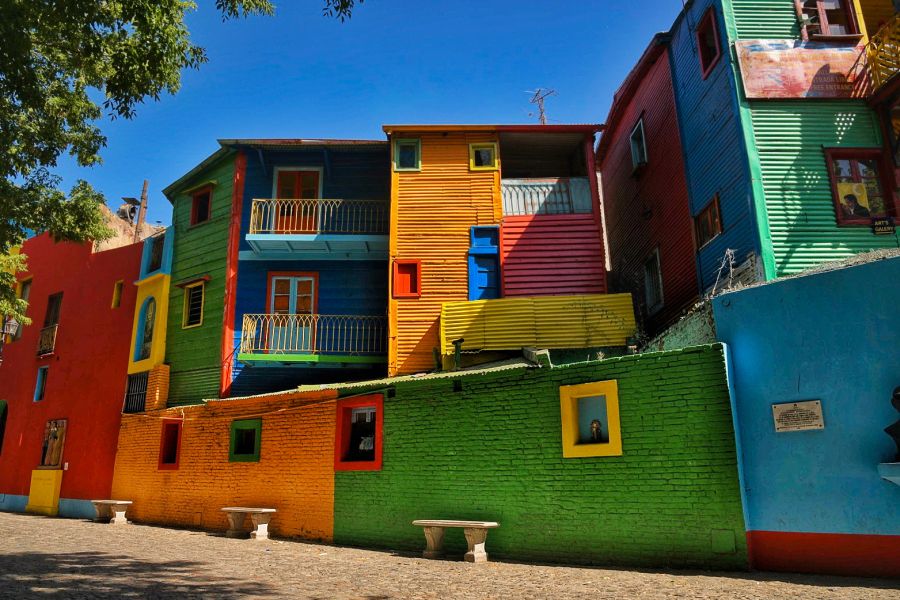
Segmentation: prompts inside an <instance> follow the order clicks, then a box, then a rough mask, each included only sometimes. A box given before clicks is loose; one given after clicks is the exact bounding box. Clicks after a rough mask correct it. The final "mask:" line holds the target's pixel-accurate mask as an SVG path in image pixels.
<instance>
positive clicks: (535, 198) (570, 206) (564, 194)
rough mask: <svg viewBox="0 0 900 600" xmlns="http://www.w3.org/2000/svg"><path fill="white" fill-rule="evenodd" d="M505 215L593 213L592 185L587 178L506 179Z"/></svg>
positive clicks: (503, 191)
mask: <svg viewBox="0 0 900 600" xmlns="http://www.w3.org/2000/svg"><path fill="white" fill-rule="evenodd" d="M501 184H502V185H501V190H502V195H503V214H504V215H507V216H519V215H569V214H577V213H590V212H591V211H592V210H593V202H591V185H590V183H589V182H588V179H587V177H553V178H543V179H504V180H503V181H502V182H501Z"/></svg>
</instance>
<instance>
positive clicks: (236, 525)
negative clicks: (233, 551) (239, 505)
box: [225, 513, 247, 538]
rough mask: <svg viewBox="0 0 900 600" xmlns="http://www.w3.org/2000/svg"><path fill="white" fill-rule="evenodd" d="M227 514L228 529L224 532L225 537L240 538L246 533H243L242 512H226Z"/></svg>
mask: <svg viewBox="0 0 900 600" xmlns="http://www.w3.org/2000/svg"><path fill="white" fill-rule="evenodd" d="M226 515H227V516H228V531H226V532H225V537H228V538H242V537H244V536H245V535H247V534H246V533H244V514H243V513H226Z"/></svg>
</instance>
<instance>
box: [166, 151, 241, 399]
mask: <svg viewBox="0 0 900 600" xmlns="http://www.w3.org/2000/svg"><path fill="white" fill-rule="evenodd" d="M233 178H234V156H233V155H232V156H226V157H225V158H223V159H221V160H219V161H218V162H215V163H213V164H212V165H210V166H209V167H208V168H207V169H204V170H203V171H202V172H200V173H198V174H197V175H196V177H194V178H193V179H192V180H191V181H190V182H186V184H185V189H191V188H192V187H195V186H196V185H198V184H202V183H205V182H209V181H212V182H215V184H216V185H215V187H214V188H213V198H212V218H211V219H210V220H209V221H208V222H206V223H202V224H200V225H196V226H194V227H191V224H190V223H191V196H190V195H189V194H178V195H177V196H176V198H175V207H174V211H173V215H172V225H173V226H174V227H175V245H174V254H173V259H172V283H173V285H172V291H171V295H170V296H169V324H168V329H167V332H166V363H168V364H169V365H170V368H171V372H170V380H169V406H178V405H183V404H193V403H197V402H199V401H200V400H201V399H204V398H217V397H218V395H219V381H220V373H221V362H222V322H223V311H224V297H225V267H226V261H227V255H228V225H229V220H230V217H231V200H232V193H231V192H232V185H233ZM204 275H208V276H209V277H210V280H209V282H207V284H206V298H205V304H204V309H203V325H201V326H200V327H196V328H192V329H182V327H181V323H182V317H183V313H184V290H183V289H182V288H180V287H178V286H177V285H174V284H178V283H180V282H184V281H187V280H190V279H195V278H197V277H202V276H204Z"/></svg>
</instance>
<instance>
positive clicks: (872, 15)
mask: <svg viewBox="0 0 900 600" xmlns="http://www.w3.org/2000/svg"><path fill="white" fill-rule="evenodd" d="M857 2H858V4H859V8H860V11H861V12H862V13H863V18H864V19H865V22H866V31H868V33H869V35H874V34H875V32H876V31H878V30H879V29H880V28H881V26H882V25H884V24H885V23H887V22H889V21H890V20H891V19H893V18H894V14H895V10H894V3H893V2H892V1H891V0H857Z"/></svg>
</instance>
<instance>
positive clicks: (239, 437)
mask: <svg viewBox="0 0 900 600" xmlns="http://www.w3.org/2000/svg"><path fill="white" fill-rule="evenodd" d="M261 438H262V419H242V420H240V421H232V422H231V444H230V445H229V447H228V461H229V462H259V449H260V443H261V441H262V440H261Z"/></svg>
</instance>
